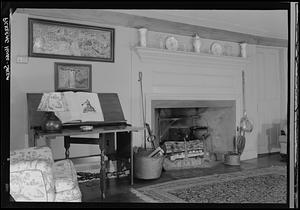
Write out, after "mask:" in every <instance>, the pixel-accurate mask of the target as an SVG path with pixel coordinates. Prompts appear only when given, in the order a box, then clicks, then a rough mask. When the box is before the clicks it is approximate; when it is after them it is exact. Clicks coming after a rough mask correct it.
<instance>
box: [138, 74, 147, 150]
mask: <svg viewBox="0 0 300 210" xmlns="http://www.w3.org/2000/svg"><path fill="white" fill-rule="evenodd" d="M138 81H139V82H140V88H141V99H142V100H141V101H142V117H143V126H144V127H145V125H146V121H145V111H144V94H143V73H142V72H139V80H138ZM144 149H146V131H145V130H144Z"/></svg>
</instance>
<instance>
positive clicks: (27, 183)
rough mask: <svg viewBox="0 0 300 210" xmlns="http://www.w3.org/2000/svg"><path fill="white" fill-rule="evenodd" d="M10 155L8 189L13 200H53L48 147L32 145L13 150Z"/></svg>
mask: <svg viewBox="0 0 300 210" xmlns="http://www.w3.org/2000/svg"><path fill="white" fill-rule="evenodd" d="M10 155H11V156H10V188H11V189H10V190H11V194H12V195H13V197H14V198H15V200H17V201H18V199H21V200H27V199H29V200H30V198H35V199H34V200H40V199H45V198H46V200H47V201H53V200H54V197H55V190H54V179H53V172H52V167H53V159H52V152H51V150H50V148H48V147H32V148H27V149H23V150H15V151H13V152H11V154H10ZM26 189H27V190H26ZM28 189H30V190H28ZM25 191H26V192H25ZM45 196H46V197H45Z"/></svg>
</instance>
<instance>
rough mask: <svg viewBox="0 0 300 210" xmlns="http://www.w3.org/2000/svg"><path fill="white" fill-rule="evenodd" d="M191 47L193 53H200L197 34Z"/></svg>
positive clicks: (199, 42)
mask: <svg viewBox="0 0 300 210" xmlns="http://www.w3.org/2000/svg"><path fill="white" fill-rule="evenodd" d="M193 47H194V51H195V52H197V53H199V52H200V47H201V40H200V37H199V36H198V34H195V36H194V41H193Z"/></svg>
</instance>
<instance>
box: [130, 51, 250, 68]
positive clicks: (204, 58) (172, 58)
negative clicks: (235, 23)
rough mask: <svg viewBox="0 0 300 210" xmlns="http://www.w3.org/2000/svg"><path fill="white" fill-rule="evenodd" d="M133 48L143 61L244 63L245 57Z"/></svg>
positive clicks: (187, 63)
mask: <svg viewBox="0 0 300 210" xmlns="http://www.w3.org/2000/svg"><path fill="white" fill-rule="evenodd" d="M134 50H135V51H136V53H137V54H138V55H139V57H140V59H141V60H142V61H144V62H156V63H157V62H158V63H172V64H174V63H178V64H181V65H199V64H215V63H216V62H217V63H219V64H221V63H222V64H224V65H244V64H246V63H247V62H248V60H247V59H246V58H242V57H234V56H217V55H212V54H207V53H195V52H187V51H170V50H166V49H156V48H145V47H135V48H134Z"/></svg>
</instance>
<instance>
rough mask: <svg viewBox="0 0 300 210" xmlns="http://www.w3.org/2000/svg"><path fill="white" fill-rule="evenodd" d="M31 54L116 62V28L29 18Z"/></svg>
mask: <svg viewBox="0 0 300 210" xmlns="http://www.w3.org/2000/svg"><path fill="white" fill-rule="evenodd" d="M28 28H29V30H28V31H29V34H28V38H29V41H28V44H29V47H28V55H29V56H31V57H44V58H58V59H76V60H90V61H103V62H114V44H115V43H114V42H115V41H114V39H115V29H114V28H105V27H96V26H88V25H80V24H74V23H66V22H58V21H50V20H43V19H35V18H28Z"/></svg>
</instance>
